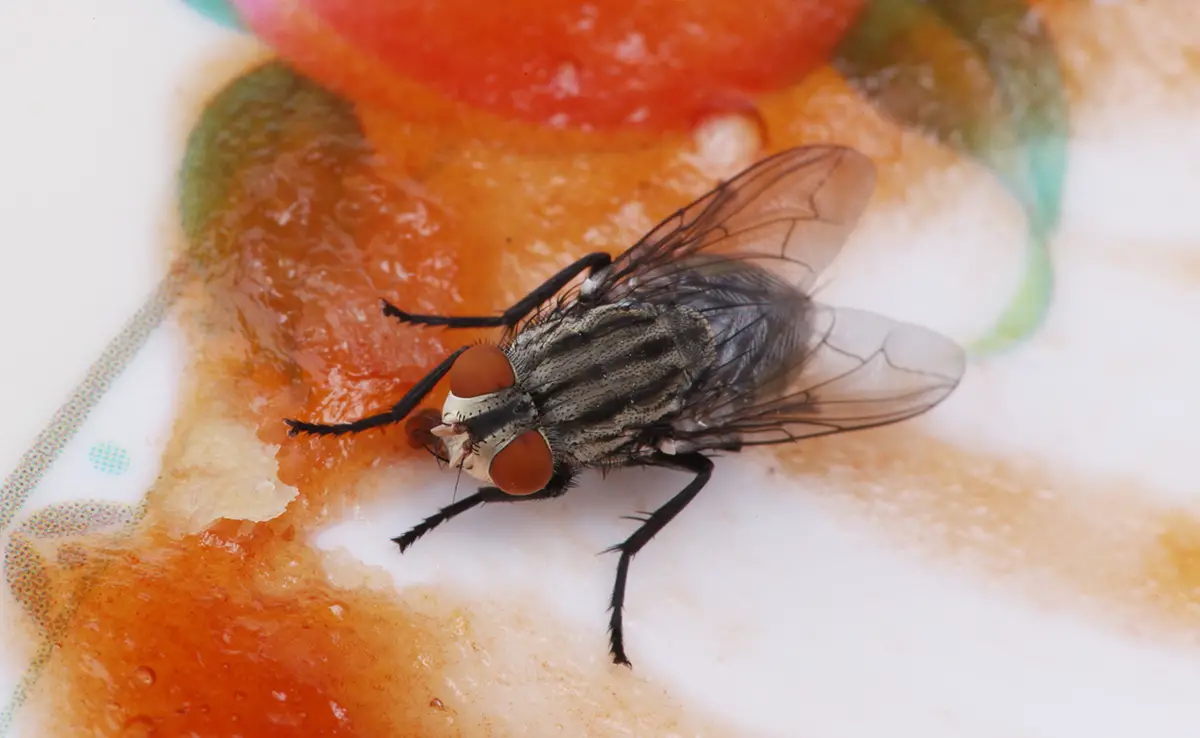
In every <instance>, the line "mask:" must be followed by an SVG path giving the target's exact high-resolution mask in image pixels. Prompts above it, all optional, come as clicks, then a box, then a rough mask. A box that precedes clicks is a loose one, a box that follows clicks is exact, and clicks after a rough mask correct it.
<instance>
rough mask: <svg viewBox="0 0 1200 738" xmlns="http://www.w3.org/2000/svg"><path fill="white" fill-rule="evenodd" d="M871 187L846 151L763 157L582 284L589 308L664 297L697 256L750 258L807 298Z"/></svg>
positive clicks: (866, 163) (870, 171) (871, 172)
mask: <svg viewBox="0 0 1200 738" xmlns="http://www.w3.org/2000/svg"><path fill="white" fill-rule="evenodd" d="M874 188H875V166H874V164H873V163H872V162H871V160H870V158H868V157H867V156H866V155H864V154H861V153H859V152H857V151H855V150H853V149H850V148H846V147H844V146H825V145H820V146H803V147H799V148H794V149H788V150H786V151H783V152H780V153H778V154H775V155H774V156H770V157H768V158H766V159H763V160H762V161H760V162H759V163H757V164H755V165H754V166H752V167H750V168H749V169H747V170H745V171H743V172H742V173H741V174H739V175H737V176H736V177H734V178H733V179H731V180H729V181H728V182H724V183H723V184H721V185H719V186H718V187H717V188H716V189H714V190H712V191H711V192H709V193H708V194H706V195H704V196H703V197H701V198H700V199H698V200H696V201H695V202H693V203H692V204H690V205H688V206H686V207H684V208H682V209H680V210H679V211H677V212H676V213H675V214H673V215H671V216H670V217H669V218H667V219H666V220H664V221H663V222H662V223H659V224H658V225H657V226H656V227H655V228H654V229H653V230H652V231H650V233H648V234H646V236H645V237H643V238H642V239H641V240H640V241H639V242H638V243H637V244H635V245H634V246H633V247H631V248H630V249H629V250H627V251H626V252H625V253H623V254H621V255H620V256H618V257H617V258H616V259H614V260H613V263H612V264H611V265H610V266H609V268H608V269H606V270H605V271H604V272H602V273H601V274H599V275H597V277H596V278H594V279H593V280H589V282H591V284H585V285H584V287H583V293H584V294H585V295H586V296H587V297H589V298H592V299H594V300H595V301H600V302H603V301H611V300H615V299H619V298H622V297H630V296H634V295H636V294H644V293H646V292H648V291H654V290H657V289H669V288H670V284H671V281H672V279H673V277H674V276H675V274H676V273H677V272H678V270H679V269H681V268H684V266H683V265H681V264H680V262H681V261H682V260H684V259H686V258H687V257H690V256H695V255H711V256H718V257H727V258H738V259H751V260H760V261H766V262H771V263H767V264H764V266H767V267H768V268H769V269H771V270H772V271H774V272H776V273H777V274H779V275H780V276H781V277H783V278H784V279H786V280H787V281H788V282H790V283H791V284H793V285H794V286H796V287H798V288H800V289H801V290H802V291H804V292H808V291H809V290H810V289H811V288H812V285H813V283H814V282H815V281H816V279H817V276H818V275H819V274H820V273H821V272H822V271H823V270H824V269H825V267H827V266H828V265H829V263H830V262H831V261H833V259H834V257H835V256H837V253H838V251H840V250H841V247H842V244H843V243H844V242H845V240H846V236H847V235H848V234H849V233H850V231H851V230H852V229H853V228H854V225H855V223H856V221H857V220H858V218H859V216H860V215H861V214H862V211H863V210H864V209H865V208H866V205H867V201H868V200H869V199H870V197H871V193H872V191H873V190H874Z"/></svg>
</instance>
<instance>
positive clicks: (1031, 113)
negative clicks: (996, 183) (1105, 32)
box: [834, 0, 1068, 355]
mask: <svg viewBox="0 0 1200 738" xmlns="http://www.w3.org/2000/svg"><path fill="white" fill-rule="evenodd" d="M834 65H835V67H836V68H837V69H838V70H839V71H840V72H841V73H842V74H843V75H845V76H846V77H847V78H848V79H849V80H850V81H851V83H852V84H854V86H855V87H856V89H858V90H859V91H860V93H861V94H862V95H863V96H865V97H866V98H868V99H869V100H871V101H872V103H873V104H874V105H876V106H877V107H878V108H879V109H880V110H882V111H884V112H885V113H886V114H887V115H889V116H890V117H891V118H893V119H894V120H895V121H897V122H898V123H899V124H901V125H903V126H906V127H910V128H915V129H917V130H921V131H923V132H925V133H927V134H928V135H931V136H933V137H935V138H936V139H937V140H938V141H940V142H942V143H943V144H945V145H947V146H952V147H954V148H956V149H958V150H960V151H962V152H964V153H965V154H967V155H969V156H971V157H973V158H975V159H976V160H977V161H979V162H980V163H982V164H983V165H984V166H986V167H988V168H989V169H991V170H992V171H993V172H994V173H995V174H996V176H997V177H999V179H1000V180H1001V182H1003V183H1004V185H1005V187H1006V188H1007V189H1008V191H1009V192H1010V193H1011V194H1012V196H1013V197H1014V198H1016V200H1017V201H1018V202H1019V203H1020V204H1021V206H1022V208H1023V209H1024V211H1025V214H1026V218H1027V220H1028V243H1027V246H1026V256H1025V261H1026V265H1025V273H1024V278H1023V280H1022V283H1021V285H1020V287H1019V288H1018V289H1017V292H1016V294H1015V295H1014V296H1013V297H1012V299H1011V301H1010V302H1009V305H1008V307H1007V308H1006V309H1005V311H1004V312H1003V314H1001V315H1000V317H999V318H998V319H997V320H996V322H995V323H994V325H993V327H992V329H991V330H990V331H989V332H988V333H987V334H985V335H984V336H983V337H981V338H979V339H976V341H975V342H974V343H973V344H972V345H971V346H970V348H971V349H972V351H973V352H974V353H975V354H977V355H982V354H994V353H997V352H1001V351H1004V350H1007V349H1009V348H1012V347H1014V346H1016V345H1017V344H1019V343H1021V342H1022V341H1024V340H1026V339H1027V338H1029V337H1030V336H1032V335H1033V334H1034V333H1035V332H1036V331H1037V329H1038V328H1039V327H1040V326H1041V324H1042V322H1043V321H1044V319H1045V316H1046V313H1047V311H1048V310H1049V308H1050V304H1051V301H1052V299H1053V292H1054V271H1053V265H1052V261H1051V258H1050V253H1049V244H1050V241H1051V239H1052V238H1053V236H1054V233H1055V231H1056V229H1057V227H1058V222H1059V210H1060V207H1061V202H1062V188H1063V180H1064V177H1065V174H1066V165H1067V155H1066V139H1067V133H1068V131H1067V128H1068V115H1067V112H1068V111H1067V103H1066V97H1065V94H1064V91H1063V83H1062V75H1061V71H1060V69H1059V64H1058V57H1057V55H1056V52H1055V48H1054V44H1053V41H1052V39H1051V38H1050V36H1049V34H1048V33H1047V31H1046V28H1045V27H1044V25H1043V24H1042V22H1041V20H1040V18H1039V16H1038V13H1037V11H1036V10H1035V9H1034V8H1032V7H1031V6H1030V5H1029V4H1028V3H1026V2H1023V1H1022V0H973V1H972V2H961V0H872V2H870V3H869V5H868V6H867V7H866V9H865V10H864V12H863V14H862V16H861V17H860V18H859V20H858V23H857V24H856V25H855V27H854V28H853V29H852V30H851V32H850V33H849V34H848V35H847V36H846V38H845V39H843V41H842V44H841V45H840V47H839V49H838V53H837V56H836V58H835V59H834Z"/></svg>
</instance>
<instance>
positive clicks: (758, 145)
mask: <svg viewBox="0 0 1200 738" xmlns="http://www.w3.org/2000/svg"><path fill="white" fill-rule="evenodd" d="M766 137H767V132H766V123H765V122H764V121H763V119H762V116H761V114H759V112H758V111H757V110H755V109H753V108H750V109H748V110H745V111H740V112H731V113H725V114H721V115H713V116H709V117H707V118H705V119H704V120H702V121H700V123H699V124H698V125H697V126H696V127H695V128H694V129H693V130H692V146H693V148H694V150H695V153H694V154H693V155H692V156H691V157H689V158H690V159H691V160H692V164H693V165H694V166H695V167H696V168H697V169H699V170H700V171H701V172H703V173H704V174H706V175H708V176H710V177H713V178H716V179H730V178H731V177H733V176H734V175H736V174H738V173H739V172H741V171H742V170H743V169H745V168H746V167H748V166H750V165H751V164H753V163H754V160H755V159H756V158H757V157H758V153H759V152H760V151H761V150H762V147H763V144H764V143H765V142H766Z"/></svg>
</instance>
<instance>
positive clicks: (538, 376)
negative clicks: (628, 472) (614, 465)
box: [507, 302, 716, 466]
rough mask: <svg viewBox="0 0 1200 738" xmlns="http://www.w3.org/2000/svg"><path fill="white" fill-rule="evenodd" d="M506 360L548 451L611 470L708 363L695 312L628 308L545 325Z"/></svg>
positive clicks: (708, 336)
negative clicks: (608, 464)
mask: <svg viewBox="0 0 1200 738" xmlns="http://www.w3.org/2000/svg"><path fill="white" fill-rule="evenodd" d="M507 354H508V355H509V357H510V358H511V360H512V365H513V369H514V372H515V373H516V375H517V376H518V377H519V378H520V386H521V388H522V389H523V390H524V391H525V392H526V393H528V395H529V397H530V398H531V399H532V401H533V404H534V406H535V407H536V410H537V414H538V423H539V425H540V427H541V428H542V430H543V431H544V432H545V434H546V437H547V439H548V440H549V441H550V444H551V445H552V446H553V448H554V449H555V451H556V453H558V454H561V455H562V456H563V457H564V458H567V459H569V460H570V461H571V462H572V463H574V464H577V465H581V466H586V465H591V464H597V463H603V462H606V461H613V460H619V459H616V458H614V457H619V456H620V455H621V454H622V453H626V452H628V450H629V449H630V448H633V447H634V446H636V445H637V444H638V442H639V440H640V439H642V438H643V437H644V435H645V434H646V433H647V432H649V430H650V429H651V428H654V427H656V426H657V425H659V424H660V423H661V421H663V419H664V418H667V417H669V416H670V415H671V414H672V413H674V412H676V411H678V410H679V409H680V408H681V407H682V406H683V404H684V401H685V398H686V397H687V395H688V392H689V391H690V390H691V388H692V387H693V386H694V385H695V383H696V382H697V381H698V379H699V378H700V377H701V376H702V375H703V374H704V373H705V372H706V371H708V370H709V368H710V367H711V365H712V363H713V361H714V357H715V355H716V353H715V345H714V340H713V333H712V331H711V329H710V328H709V326H708V322H707V321H706V320H705V319H704V317H703V316H702V315H701V314H700V313H699V312H697V311H695V310H691V309H689V308H686V307H679V306H656V305H646V304H643V303H636V302H622V303H615V304H607V305H601V306H597V307H595V308H591V309H588V310H585V311H582V312H580V313H574V314H571V315H567V316H562V317H555V318H551V319H548V320H546V321H544V322H541V323H539V324H538V325H536V326H533V327H531V328H530V329H529V330H527V331H524V332H522V333H520V334H518V335H517V336H516V337H515V338H514V340H513V342H512V344H511V345H510V346H509V347H508V349H507Z"/></svg>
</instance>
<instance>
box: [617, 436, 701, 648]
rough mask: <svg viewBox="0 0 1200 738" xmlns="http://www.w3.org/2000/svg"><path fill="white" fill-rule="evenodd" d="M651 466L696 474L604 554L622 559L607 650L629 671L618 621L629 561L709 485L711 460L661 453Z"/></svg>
mask: <svg viewBox="0 0 1200 738" xmlns="http://www.w3.org/2000/svg"><path fill="white" fill-rule="evenodd" d="M650 463H651V464H652V465H653V466H663V467H669V468H673V469H679V470H681V471H690V472H693V473H695V475H696V478H695V479H693V480H692V481H691V482H690V483H689V484H688V486H686V487H684V488H683V490H682V491H680V492H679V494H677V495H675V496H674V497H672V498H671V499H670V500H668V501H667V503H666V504H665V505H663V506H662V507H660V508H658V509H657V510H655V511H654V512H653V513H651V514H650V515H648V516H646V517H644V518H635V519H636V520H641V521H642V527H640V528H638V529H637V530H635V531H634V532H633V535H631V536H629V538H626V539H625V542H624V543H621V544H619V545H616V546H613V547H612V548H609V549H606V550H605V551H604V553H609V552H611V551H619V552H620V553H621V558H620V559H619V560H618V561H617V580H616V582H615V583H614V584H613V593H612V605H611V607H610V608H609V609H610V610H611V612H612V615H611V616H610V619H609V623H608V632H609V650H610V651H611V652H612V657H613V663H614V664H624V665H625V666H629V667H631V668H632V664H630V663H629V657H628V656H626V655H625V630H624V626H623V624H622V622H621V610H622V608H624V606H625V581H626V579H627V578H628V577H629V562H630V561H632V560H633V557H634V556H635V555H637V552H638V551H641V550H642V548H643V547H644V546H645V545H646V544H647V543H649V542H650V539H651V538H653V537H654V536H655V535H657V534H658V532H659V531H661V530H662V529H663V528H665V527H667V523H670V522H671V520H673V519H674V518H675V516H676V515H678V514H679V513H680V512H681V511H682V510H683V508H685V507H687V506H688V503H689V502H691V501H692V500H693V499H695V497H696V495H697V494H698V493H699V492H700V490H702V489H704V485H706V484H708V480H709V478H711V477H712V470H713V463H712V460H711V459H709V458H708V457H707V456H704V455H702V454H699V453H690V454H680V455H678V456H667V455H666V454H660V455H658V456H656V457H654V458H653V459H652V460H651V462H650Z"/></svg>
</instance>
